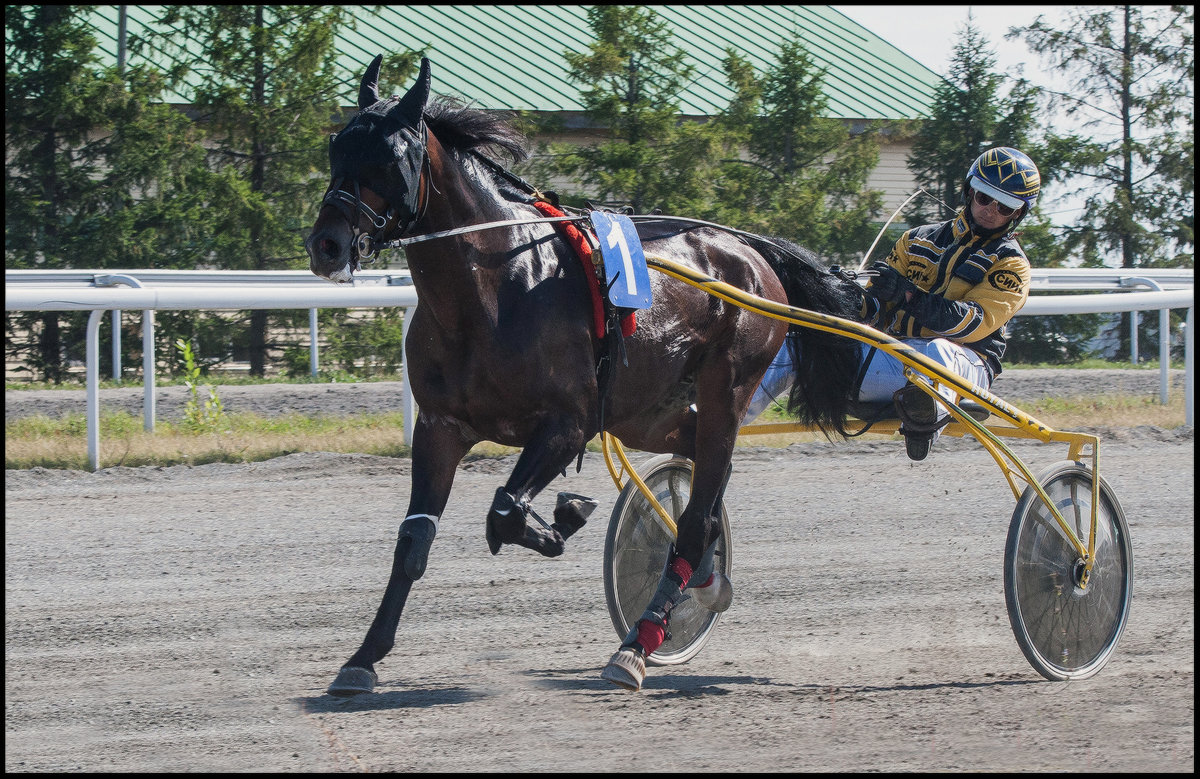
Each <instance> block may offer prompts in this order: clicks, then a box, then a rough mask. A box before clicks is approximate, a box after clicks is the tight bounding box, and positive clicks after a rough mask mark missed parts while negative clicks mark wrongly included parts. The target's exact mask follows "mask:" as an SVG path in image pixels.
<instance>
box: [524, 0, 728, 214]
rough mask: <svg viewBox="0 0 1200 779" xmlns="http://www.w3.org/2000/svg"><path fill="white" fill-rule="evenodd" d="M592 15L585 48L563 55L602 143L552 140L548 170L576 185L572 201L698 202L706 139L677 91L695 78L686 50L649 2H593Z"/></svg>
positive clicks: (642, 208)
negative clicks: (689, 122) (691, 123)
mask: <svg viewBox="0 0 1200 779" xmlns="http://www.w3.org/2000/svg"><path fill="white" fill-rule="evenodd" d="M587 19H588V24H589V26H590V28H591V30H592V33H593V35H594V36H595V40H594V42H593V43H592V44H591V45H590V46H589V47H588V51H587V52H586V53H582V54H581V53H576V52H570V51H568V52H565V53H564V55H563V56H564V57H565V58H566V61H567V65H568V67H569V68H570V71H569V78H570V79H571V80H572V81H573V82H575V83H577V84H579V85H580V94H581V101H582V102H583V104H584V106H585V109H586V112H587V115H588V117H589V119H590V120H591V121H592V122H593V124H594V126H596V127H597V128H598V130H599V132H598V135H599V140H598V141H597V142H596V143H594V144H587V145H582V146H576V145H566V144H556V145H553V146H551V147H549V149H548V151H549V152H550V154H551V155H552V156H551V157H550V158H548V159H547V161H546V162H544V163H543V165H542V167H543V168H544V169H545V172H546V173H548V174H550V175H558V176H566V177H568V178H569V179H571V180H572V181H573V182H574V186H576V187H577V189H576V190H575V191H574V192H570V193H564V194H565V195H566V196H567V199H568V200H570V199H573V200H576V201H598V202H599V203H601V204H607V205H612V206H625V205H628V206H630V207H632V208H633V210H634V212H637V213H642V212H646V211H648V210H650V209H661V210H663V211H665V212H668V213H674V212H676V211H677V210H680V209H682V208H685V207H686V206H685V204H687V203H690V202H692V201H694V200H695V199H696V194H695V190H696V187H697V186H698V184H697V182H698V181H699V179H698V177H697V176H696V175H695V172H694V171H695V168H696V167H697V165H698V164H699V163H700V161H701V160H703V159H704V158H705V155H704V149H703V148H697V146H696V144H697V143H699V144H702V145H703V144H705V143H707V141H706V140H705V138H704V135H703V133H698V132H696V131H695V128H694V127H687V126H685V125H684V124H683V123H681V121H680V119H679V116H678V114H679V100H678V95H679V93H680V92H681V91H682V89H683V87H684V85H685V84H686V83H687V81H688V79H689V78H690V77H691V68H690V67H689V66H688V65H687V64H686V63H685V56H684V52H682V51H681V50H680V49H679V48H678V47H677V46H675V44H674V43H673V42H672V35H671V30H670V26H669V25H668V24H667V23H666V22H664V21H662V20H661V19H659V18H658V15H657V14H656V13H655V12H654V10H653V8H651V7H647V6H593V7H591V8H589V9H588V12H587ZM544 129H545V128H543V130H544ZM580 205H582V203H580Z"/></svg>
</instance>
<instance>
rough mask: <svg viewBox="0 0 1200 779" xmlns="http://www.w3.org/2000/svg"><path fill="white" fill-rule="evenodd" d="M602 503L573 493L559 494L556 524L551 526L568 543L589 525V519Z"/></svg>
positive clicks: (555, 517)
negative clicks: (581, 529) (582, 528)
mask: <svg viewBox="0 0 1200 779" xmlns="http://www.w3.org/2000/svg"><path fill="white" fill-rule="evenodd" d="M599 505H600V502H599V501H597V500H594V499H592V498H589V497H586V496H584V495H577V494H575V493H573V492H560V493H558V504H557V505H556V506H555V507H554V524H553V525H551V527H553V528H554V529H555V530H557V531H558V534H559V535H560V536H562V538H563V540H564V541H566V540H567V539H568V538H570V537H571V536H573V535H575V533H577V532H578V531H579V529H580V528H581V527H583V526H584V525H586V524H587V519H588V517H589V516H591V513H592V512H593V511H595V510H596V507H597V506H599Z"/></svg>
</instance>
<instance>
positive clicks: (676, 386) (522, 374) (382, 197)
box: [305, 55, 861, 696]
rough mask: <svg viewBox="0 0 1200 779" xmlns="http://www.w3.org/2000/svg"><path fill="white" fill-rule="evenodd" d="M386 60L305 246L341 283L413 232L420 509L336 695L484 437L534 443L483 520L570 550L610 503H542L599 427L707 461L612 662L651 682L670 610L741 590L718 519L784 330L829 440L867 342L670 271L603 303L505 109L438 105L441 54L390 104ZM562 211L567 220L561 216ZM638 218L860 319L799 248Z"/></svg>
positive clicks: (414, 572) (368, 672) (339, 150)
mask: <svg viewBox="0 0 1200 779" xmlns="http://www.w3.org/2000/svg"><path fill="white" fill-rule="evenodd" d="M381 62H382V55H380V56H378V57H376V58H375V59H374V60H373V61H372V62H371V64H370V65H369V66H368V67H367V69H366V71H365V72H364V74H363V76H362V80H361V83H360V87H359V93H358V109H359V110H358V111H357V112H356V113H355V114H354V115H352V116H351V117H350V119H349V120H348V122H347V123H346V125H345V126H344V127H343V128H342V129H341V131H340V132H338V133H336V135H333V136H331V137H330V150H329V155H330V174H331V179H330V183H329V186H328V188H327V190H326V194H325V197H324V199H323V201H322V202H321V205H320V208H319V211H318V215H317V218H316V221H315V222H314V224H313V227H312V230H311V232H310V234H309V236H308V238H307V239H306V240H305V248H306V250H307V252H308V255H309V258H310V263H309V265H310V269H311V270H312V272H313V273H314V274H316V275H317V276H319V277H322V278H325V279H328V280H330V281H333V282H339V283H346V282H350V281H352V280H353V276H354V272H355V271H356V270H358V269H359V268H360V267H361V265H362V263H364V262H367V261H370V260H371V259H372V257H373V255H374V253H375V252H376V251H378V250H381V249H382V248H386V247H388V246H396V245H404V246H405V251H406V254H407V260H408V266H409V272H410V273H411V276H412V283H413V285H414V286H415V287H416V290H417V297H418V301H419V302H418V305H417V307H416V310H415V312H414V313H413V315H412V316H411V321H409V322H405V330H406V332H405V336H406V347H407V360H408V366H407V367H408V380H409V381H410V383H411V389H412V394H413V397H414V399H415V400H416V401H417V404H418V409H419V411H418V415H417V419H416V422H415V425H414V428H413V436H412V449H411V457H412V480H411V491H410V494H409V499H408V510H407V513H406V514H405V517H404V519H403V520H402V522H401V523H400V526H399V533H398V538H397V542H396V546H395V551H394V555H393V562H392V568H391V574H390V577H389V579H388V582H387V585H386V588H385V590H384V594H383V598H382V602H381V603H380V606H379V608H378V611H377V613H376V616H375V618H374V620H373V621H372V623H371V625H370V627H369V629H368V630H367V634H366V637H365V638H364V640H363V643H362V644H361V646H360V647H359V648H358V650H357V651H356V652H354V654H353V655H352V656H351V657H350V658H349V659H348V660H347V661H346V663H345V664H344V665H343V666H342V667H341V668H340V669H339V671H338V674H337V677H336V679H335V680H334V682H333V683H332V684H331V685H330V687H329V689H328V692H329V693H330V694H333V695H338V696H350V695H357V694H360V693H366V692H370V691H372V690H373V689H374V686H375V685H376V684H377V683H378V675H377V673H376V670H375V664H376V663H378V662H379V661H380V660H382V659H383V657H384V656H385V655H387V653H388V652H390V651H391V650H392V648H393V646H394V643H395V636H396V631H397V628H398V626H399V620H400V616H401V612H402V610H403V608H404V605H405V603H406V602H407V599H408V596H409V594H410V592H411V588H412V586H413V583H414V582H415V581H416V580H418V579H419V578H420V577H421V576H422V574H423V573H424V571H425V567H426V563H427V560H428V554H429V550H430V547H431V545H432V543H433V540H434V536H435V534H436V532H437V528H438V524H439V522H440V521H441V520H442V514H443V510H444V509H445V507H446V503H447V500H448V497H449V494H450V491H451V486H452V484H453V481H454V476H455V471H456V469H457V467H458V464H459V463H460V461H461V460H462V459H463V457H464V456H465V455H466V454H467V453H468V452H469V450H470V449H471V448H472V447H473V446H474V445H475V444H477V443H479V442H480V441H484V440H487V441H492V442H495V443H498V444H502V445H506V446H511V447H519V448H520V449H521V452H520V455H519V456H518V459H517V462H516V465H515V466H514V468H513V470H512V472H511V474H510V475H509V477H508V479H507V480H506V481H505V482H504V484H503V485H502V486H500V487H498V488H497V490H496V493H495V498H494V500H493V502H492V505H491V507H490V508H489V510H488V513H487V515H486V517H485V520H484V522H485V525H484V534H485V537H486V540H487V543H488V547H489V550H490V551H491V553H492V554H493V555H494V554H497V553H498V552H499V551H500V550H501V548H502V547H503V546H505V545H509V544H516V545H518V546H524V547H527V548H530V549H533V550H536V551H537V552H539V553H540V554H542V555H545V556H550V557H553V556H557V555H560V554H562V553H563V552H564V549H565V542H566V540H567V539H568V538H569V537H570V536H571V535H572V534H573V533H575V532H576V531H578V530H579V529H580V527H582V526H583V525H584V523H586V521H587V516H588V514H590V512H591V511H592V509H594V508H595V506H596V505H597V501H595V500H593V499H591V498H587V497H586V496H582V495H576V494H573V493H569V492H563V493H560V494H559V496H558V504H557V505H556V507H555V509H554V521H553V523H547V522H546V521H545V520H544V519H542V518H541V517H540V516H538V515H537V513H536V512H534V511H533V509H532V508H531V505H530V502H531V501H532V500H533V498H534V497H535V496H536V495H538V494H539V493H540V492H541V491H542V490H543V489H544V488H545V487H546V486H547V485H549V484H550V482H551V481H552V480H553V479H554V478H555V477H556V476H558V475H559V474H562V475H565V474H566V469H567V467H568V466H569V465H570V464H571V462H572V460H573V459H576V458H578V459H577V462H576V469H577V470H578V469H579V468H580V467H581V464H582V459H583V454H584V451H585V447H586V445H587V443H588V442H589V441H590V440H592V439H593V438H594V437H595V436H596V435H597V434H599V433H600V432H601V431H607V432H608V433H611V434H612V435H614V436H616V437H617V438H618V439H619V440H621V441H622V442H623V443H625V444H626V445H628V446H629V447H632V448H634V449H637V450H641V451H645V452H652V453H673V454H676V455H680V456H682V457H686V458H688V459H689V460H691V461H692V462H693V464H694V465H693V468H694V470H693V485H692V489H691V493H690V499H689V500H688V502H687V505H686V506H685V508H684V509H683V512H682V514H681V515H680V517H679V518H678V522H677V524H678V535H677V539H676V542H675V545H674V548H673V550H672V552H671V555H670V557H669V565H668V567H667V570H666V571H665V572H664V574H663V581H662V583H660V586H659V592H658V593H656V595H655V598H654V600H653V601H652V602H651V604H650V606H648V607H647V612H646V616H645V618H644V619H643V620H641V621H639V623H638V625H639V626H640V627H638V628H635V629H634V630H635V631H640V632H639V635H638V636H633V635H632V634H631V636H630V637H627V640H626V641H624V642H622V645H621V648H620V649H618V651H617V653H616V654H614V655H613V659H612V660H611V661H610V663H609V665H608V666H606V667H605V669H604V672H603V674H602V676H603V677H604V678H606V679H608V680H609V681H611V682H613V683H615V684H618V685H620V686H623V687H628V688H630V689H638V688H639V687H640V684H641V681H642V679H643V678H644V676H645V664H644V656H645V655H648V654H650V653H652V652H653V651H654V650H655V648H656V647H657V645H655V644H654V640H655V635H656V634H657V635H658V636H659V640H660V642H661V636H662V635H664V634H665V630H666V627H667V624H668V623H669V612H670V608H671V607H672V606H673V605H674V604H676V603H678V602H680V601H681V600H683V599H686V598H687V597H690V596H691V595H693V594H697V595H698V594H699V593H701V592H702V591H703V589H704V587H705V586H708V587H718V586H724V587H728V586H729V583H728V582H727V581H724V582H721V581H718V580H717V579H716V577H714V576H712V575H711V569H712V559H711V558H712V550H713V548H714V547H715V544H716V539H717V536H718V533H719V527H720V526H719V521H720V520H719V514H717V512H719V510H720V506H721V499H722V496H723V491H724V489H725V485H726V483H727V479H728V477H729V474H730V472H731V461H732V457H733V450H734V442H735V439H736V438H737V434H738V429H739V426H740V424H741V422H742V418H743V416H744V414H745V412H746V409H747V407H748V404H749V403H750V400H751V397H752V395H753V393H754V391H755V389H756V388H757V386H758V384H759V381H760V380H761V378H762V377H763V374H764V373H765V371H766V369H767V367H768V366H769V364H770V363H771V361H772V359H773V358H774V357H775V355H776V353H777V352H778V351H779V349H780V348H781V345H782V344H784V342H785V335H786V334H787V333H788V330H789V329H791V330H793V331H794V335H795V338H787V341H788V342H789V343H794V344H795V352H794V356H795V361H794V362H795V364H797V365H799V369H798V372H797V380H796V382H795V385H794V386H793V388H792V390H791V393H790V395H789V396H788V407H789V408H790V409H791V410H792V411H793V413H796V414H797V415H799V416H800V417H801V418H802V419H804V420H805V421H808V422H810V423H812V424H815V425H817V426H818V427H820V428H821V429H822V430H824V431H826V434H827V435H833V434H841V435H845V434H846V430H845V428H844V427H843V423H845V422H846V420H847V414H848V408H849V405H850V403H851V394H852V389H853V385H854V378H855V375H856V372H857V367H858V361H859V356H858V349H857V345H856V344H855V343H854V342H853V341H851V340H850V339H847V338H844V337H840V336H836V335H832V334H829V333H823V332H819V331H816V330H813V329H810V328H800V327H797V326H796V325H794V324H792V325H789V324H787V323H784V322H781V321H779V320H776V319H773V318H769V317H764V316H761V315H758V314H755V313H751V312H748V311H745V310H743V309H742V308H739V307H737V306H734V305H731V304H729V303H727V302H725V301H722V300H720V299H718V298H717V297H713V296H710V295H708V294H706V293H705V292H703V291H701V290H698V289H696V288H694V287H692V286H689V285H687V284H684V283H680V282H678V281H677V280H672V279H670V278H668V277H666V276H665V275H664V274H653V275H654V276H655V278H653V279H652V282H651V295H652V301H653V302H652V304H651V305H650V306H649V307H648V308H642V309H640V310H637V311H636V312H633V313H635V316H630V314H631V312H630V311H628V310H625V309H620V310H615V311H613V310H609V312H608V315H606V316H598V315H597V310H596V308H595V306H596V305H598V304H597V296H596V295H595V294H594V291H593V288H592V284H593V280H591V279H589V278H588V276H587V274H589V273H595V271H594V269H593V268H590V267H587V266H585V264H584V262H582V261H581V259H580V256H579V254H578V252H577V251H576V250H575V249H574V248H573V247H572V241H570V240H568V238H567V236H566V234H565V233H564V228H565V227H566V226H567V224H566V223H567V221H568V217H567V216H566V212H565V211H562V210H561V209H557V208H556V207H554V208H552V207H551V206H553V205H554V204H553V203H548V202H547V201H548V198H549V197H550V196H547V195H544V194H543V193H541V192H539V191H538V190H537V189H536V188H533V187H531V186H530V185H528V184H527V183H526V182H524V181H523V180H522V179H520V178H519V177H517V176H515V175H514V174H512V173H511V172H510V171H508V170H507V169H506V168H505V167H504V166H503V165H502V164H500V162H498V161H497V159H496V158H497V157H501V156H505V157H508V158H509V159H510V160H511V161H512V163H514V164H516V163H519V162H521V161H523V160H524V159H527V157H528V154H529V152H528V150H527V148H526V140H525V138H524V137H523V136H522V135H521V134H520V133H519V132H518V131H517V130H515V129H514V128H513V127H512V126H511V123H510V122H509V121H508V120H507V119H506V118H504V117H501V116H498V115H496V114H493V113H488V112H485V111H483V110H480V109H477V108H475V107H473V106H471V105H470V104H468V103H466V102H465V101H462V100H460V99H457V98H453V97H448V96H434V97H433V98H432V99H431V97H430V84H431V66H430V63H429V60H428V59H427V58H426V59H423V60H422V61H421V69H420V73H419V75H418V77H417V79H416V81H415V83H414V84H413V85H412V86H411V87H410V88H409V89H408V91H407V92H406V93H405V94H404V95H402V96H392V97H390V98H386V99H381V98H380V96H379V92H378V80H379V73H380V67H381ZM548 213H549V214H550V216H547V214H548ZM556 213H557V214H559V215H562V218H561V219H558V220H557V221H551V220H554V219H555V214H556ZM631 219H632V218H631ZM575 223H576V222H574V221H572V222H570V223H569V224H570V225H574V224H575ZM636 229H637V237H638V239H640V241H641V243H642V246H643V249H644V251H645V252H646V256H662V257H669V258H671V259H673V260H674V261H676V262H679V263H684V264H686V265H688V266H689V267H691V268H695V269H697V270H698V271H701V272H703V273H704V274H706V275H708V276H710V277H711V278H713V279H716V280H720V281H724V282H726V283H728V284H731V285H733V286H735V287H737V288H739V289H741V290H744V291H746V292H747V293H750V294H753V295H757V296H759V297H762V298H765V299H767V300H770V301H775V302H778V303H787V304H790V305H794V306H800V307H804V308H808V309H810V310H816V311H820V312H824V313H830V314H835V315H839V316H853V315H854V312H856V311H857V308H858V304H859V300H860V297H859V295H860V294H861V290H860V289H859V288H858V287H857V285H855V284H853V283H852V282H851V281H849V280H847V279H845V278H841V279H839V278H837V277H836V276H834V275H831V274H830V273H829V269H827V268H826V267H825V266H824V265H822V263H821V262H820V261H819V259H818V258H817V257H816V256H815V255H814V254H812V253H811V252H807V251H806V250H803V249H801V248H800V247H798V246H796V245H794V244H790V243H787V242H783V241H780V240H777V239H770V238H766V237H764V236H758V235H754V234H750V233H742V232H739V231H736V230H732V229H729V228H721V227H720V226H719V225H710V224H709V223H703V222H699V220H685V219H683V218H677V217H662V216H659V217H654V218H647V219H641V218H639V219H638V221H637V222H636ZM580 233H582V231H580ZM590 240H592V239H589V241H590ZM597 254H598V253H597ZM589 265H590V263H589ZM611 308H612V307H611V306H608V309H611ZM631 321H632V327H630V326H629V324H630V322H631ZM601 329H603V332H601V331H600V330H601ZM685 589H686V590H687V591H688V594H687V595H685V594H683V591H684V590H685ZM725 594H726V595H728V592H726V593H725ZM717 600H720V599H719V598H717V599H714V598H709V599H708V601H707V602H709V603H713V602H716V601H717ZM724 600H725V603H726V605H727V603H728V597H726V598H724ZM698 602H705V601H699V600H698ZM719 608H720V607H713V610H719ZM638 639H640V641H639V640H638ZM639 665H640V668H639ZM639 674H640V675H639Z"/></svg>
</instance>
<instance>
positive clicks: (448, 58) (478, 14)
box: [93, 5, 941, 119]
mask: <svg viewBox="0 0 1200 779" xmlns="http://www.w3.org/2000/svg"><path fill="white" fill-rule="evenodd" d="M118 8H119V7H118V6H95V11H96V13H95V15H94V16H93V24H94V26H95V27H96V30H97V33H98V38H99V47H100V51H101V54H102V56H104V58H105V59H106V60H108V61H110V62H116V58H117V23H118ZM126 8H127V15H128V30H129V33H130V34H134V33H137V32H140V31H141V30H143V29H146V28H148V27H152V26H153V25H154V20H155V19H156V18H157V17H158V15H159V13H160V11H161V9H162V6H126ZM653 8H654V11H655V12H656V13H657V14H659V16H660V18H662V19H663V20H664V21H666V22H667V23H669V24H670V25H671V27H672V28H673V29H674V33H675V36H676V41H677V45H678V46H679V47H680V48H681V49H683V50H684V51H685V52H687V53H688V55H689V57H690V60H691V62H690V64H692V65H693V66H694V68H695V78H694V80H693V81H692V83H691V84H690V85H689V86H688V88H687V89H685V90H684V92H683V93H682V94H681V95H680V96H679V97H680V103H681V113H683V114H685V115H698V116H709V115H713V114H715V113H718V112H719V111H721V110H723V109H724V108H725V107H726V106H727V105H728V103H729V100H730V99H731V98H732V97H733V92H732V90H731V89H730V87H729V85H728V84H727V83H726V82H725V78H724V75H723V73H722V71H721V60H722V58H723V57H724V56H725V48H726V47H729V46H732V47H733V48H735V49H737V50H738V51H739V52H741V54H742V55H743V56H744V57H746V58H747V59H748V60H749V61H750V63H751V64H753V65H754V66H755V67H756V68H757V69H759V70H760V71H762V70H765V69H767V68H769V67H770V66H771V65H772V64H773V62H774V58H775V55H776V53H777V52H778V51H779V47H780V45H781V44H782V43H784V42H785V41H787V40H790V38H791V36H792V34H793V32H796V33H798V34H799V37H800V39H801V40H802V41H803V43H804V45H805V47H806V48H807V49H808V50H809V52H810V54H811V55H812V56H813V58H814V59H815V60H816V62H817V64H818V65H820V66H822V67H826V68H828V74H827V76H826V81H825V89H826V93H827V95H828V97H829V108H828V112H829V115H830V116H833V117H837V118H844V119H912V118H917V117H920V116H926V115H927V114H928V112H929V107H930V104H931V102H932V100H933V95H934V90H935V88H936V86H937V84H938V83H940V81H941V77H940V76H939V75H938V74H936V73H934V72H933V71H931V70H929V69H928V68H926V67H925V66H924V65H922V64H920V63H919V62H917V61H916V60H914V59H913V58H911V57H909V56H908V55H907V54H905V53H904V52H902V51H900V50H899V49H897V48H896V47H895V46H893V45H891V44H890V43H888V42H887V41H885V40H883V39H882V38H880V37H878V36H877V35H875V34H874V33H872V32H870V31H869V30H867V29H865V28H863V27H862V26H860V25H858V24H857V23H856V22H854V21H852V20H851V19H849V18H848V17H846V16H845V15H844V14H842V13H841V12H839V11H837V10H835V9H833V8H832V7H830V6H827V5H817V6H802V5H661V6H653ZM179 36H180V41H181V42H185V43H186V42H187V38H186V35H185V33H184V31H180V32H179ZM590 40H591V37H590V33H589V31H588V27H587V6H580V5H504V6H500V5H406V6H392V7H380V8H379V9H378V11H377V12H376V13H370V12H367V11H366V10H364V11H363V12H362V13H361V14H360V15H359V17H358V23H357V29H356V30H350V29H344V30H343V31H342V32H341V33H340V34H339V44H338V45H339V49H340V52H341V54H340V59H339V62H340V64H341V65H342V66H343V67H344V68H345V69H346V91H345V98H344V101H345V104H346V105H348V106H352V105H353V104H354V101H355V98H356V95H357V90H358V78H359V76H360V75H361V73H362V71H363V69H364V68H365V66H366V64H367V63H368V62H370V61H371V59H372V58H373V57H374V56H375V55H376V54H381V53H382V54H384V68H385V71H386V68H387V53H388V52H400V51H405V50H410V49H411V50H420V49H426V50H427V51H428V56H429V59H430V62H431V63H432V65H433V90H434V92H435V93H441V94H450V95H457V96H459V97H462V98H465V99H466V100H469V101H471V102H473V103H475V104H476V105H478V106H479V107H481V108H495V109H513V110H531V111H548V112H579V111H582V110H583V106H582V104H581V103H580V102H579V86H578V85H576V84H574V83H572V82H571V81H569V80H568V78H567V66H566V63H565V61H564V60H563V53H564V52H565V51H568V50H569V51H573V52H584V51H586V50H587V45H588V43H589V42H590ZM131 61H134V60H133V59H132V58H131ZM178 102H187V101H186V98H180V100H179V101H178Z"/></svg>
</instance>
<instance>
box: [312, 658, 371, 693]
mask: <svg viewBox="0 0 1200 779" xmlns="http://www.w3.org/2000/svg"><path fill="white" fill-rule="evenodd" d="M378 681H379V677H378V676H376V675H375V672H374V671H372V670H371V669H370V668H354V667H351V666H348V665H347V666H343V667H342V670H340V671H338V675H337V678H336V679H334V680H333V684H331V685H329V689H328V690H326V691H325V692H327V693H329V694H330V695H336V696H337V697H339V698H349V697H350V696H352V695H361V694H362V693H364V692H372V691H373V690H374V689H375V683H376V682H378Z"/></svg>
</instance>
